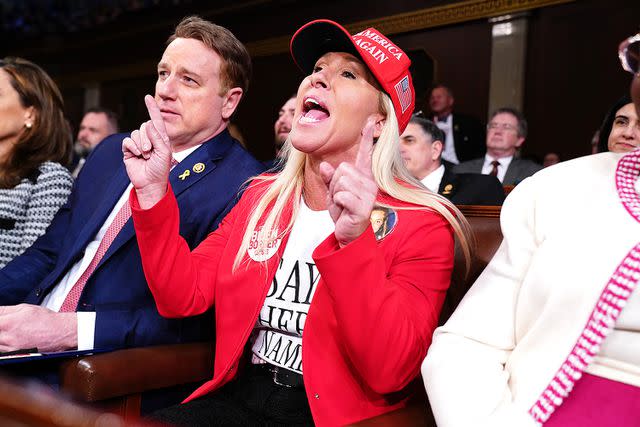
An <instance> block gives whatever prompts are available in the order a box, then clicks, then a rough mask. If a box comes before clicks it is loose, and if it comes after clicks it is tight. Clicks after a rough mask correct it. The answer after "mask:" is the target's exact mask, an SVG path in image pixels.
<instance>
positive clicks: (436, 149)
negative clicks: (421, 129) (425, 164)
mask: <svg viewBox="0 0 640 427" xmlns="http://www.w3.org/2000/svg"><path fill="white" fill-rule="evenodd" d="M443 149H444V144H443V143H442V141H440V140H439V139H436V140H435V141H433V142H432V143H431V157H432V159H431V160H438V159H439V158H440V156H442V150H443Z"/></svg>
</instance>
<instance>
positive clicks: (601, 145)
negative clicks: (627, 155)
mask: <svg viewBox="0 0 640 427" xmlns="http://www.w3.org/2000/svg"><path fill="white" fill-rule="evenodd" d="M631 102H632V101H631V97H630V96H629V95H628V94H627V95H624V96H623V97H622V98H620V99H619V100H618V101H617V102H616V103H615V104H613V106H612V107H611V109H610V110H609V112H608V113H607V115H606V116H604V120H603V121H602V125H600V134H599V136H598V153H604V152H605V151H609V134H610V133H611V129H612V128H613V122H614V120H615V119H616V113H617V112H618V110H619V109H621V108H622V107H624V106H625V105H627V104H630V103H631Z"/></svg>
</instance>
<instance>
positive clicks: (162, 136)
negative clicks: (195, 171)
mask: <svg viewBox="0 0 640 427" xmlns="http://www.w3.org/2000/svg"><path fill="white" fill-rule="evenodd" d="M144 102H145V104H146V105H147V110H148V111H149V117H150V118H151V120H149V121H147V122H144V123H143V124H142V126H140V129H138V130H134V131H133V132H131V137H128V138H125V139H124V140H123V141H122V154H123V156H124V164H125V167H126V168H127V174H128V175H129V179H130V180H131V183H132V184H133V187H134V188H135V189H136V193H137V196H138V202H139V203H140V207H141V208H143V209H147V208H150V207H152V206H153V205H155V204H156V203H157V202H158V201H159V200H160V199H161V198H162V197H163V196H164V195H165V193H166V192H167V183H168V181H169V171H170V170H171V144H170V142H169V137H168V136H167V130H166V128H165V126H164V120H163V119H162V115H161V113H160V108H158V104H157V103H156V101H155V99H154V98H153V97H152V96H150V95H147V96H145V98H144Z"/></svg>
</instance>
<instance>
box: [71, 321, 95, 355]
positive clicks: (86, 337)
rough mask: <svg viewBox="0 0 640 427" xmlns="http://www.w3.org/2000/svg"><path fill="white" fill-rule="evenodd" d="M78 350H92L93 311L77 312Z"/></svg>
mask: <svg viewBox="0 0 640 427" xmlns="http://www.w3.org/2000/svg"><path fill="white" fill-rule="evenodd" d="M76 314H77V315H78V350H93V344H94V343H93V338H94V335H95V331H96V313H95V311H78V312H77V313H76Z"/></svg>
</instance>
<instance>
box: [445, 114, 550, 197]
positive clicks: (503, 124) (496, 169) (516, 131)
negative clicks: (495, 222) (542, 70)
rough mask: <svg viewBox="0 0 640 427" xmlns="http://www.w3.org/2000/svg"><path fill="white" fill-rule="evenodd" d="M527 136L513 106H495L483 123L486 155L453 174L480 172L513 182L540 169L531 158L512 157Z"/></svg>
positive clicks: (501, 180)
mask: <svg viewBox="0 0 640 427" xmlns="http://www.w3.org/2000/svg"><path fill="white" fill-rule="evenodd" d="M526 138H527V120H526V119H525V118H524V116H523V115H522V113H521V112H520V111H518V110H516V109H514V108H499V109H497V110H496V111H494V112H493V114H491V119H490V120H489V124H487V141H486V144H487V154H485V156H484V157H480V158H477V159H474V160H469V161H468V162H464V163H460V164H459V165H457V166H455V167H454V168H453V171H454V172H456V173H482V174H484V175H493V176H495V177H497V178H498V179H499V180H500V182H501V183H502V185H517V184H519V183H520V182H521V181H522V180H523V179H525V178H527V177H529V176H531V175H533V174H534V173H536V172H538V171H539V170H540V169H542V166H541V165H539V164H537V163H535V162H532V161H531V160H526V159H520V158H518V157H516V154H517V151H518V149H519V148H520V147H521V146H522V144H524V141H525V139H526Z"/></svg>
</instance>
